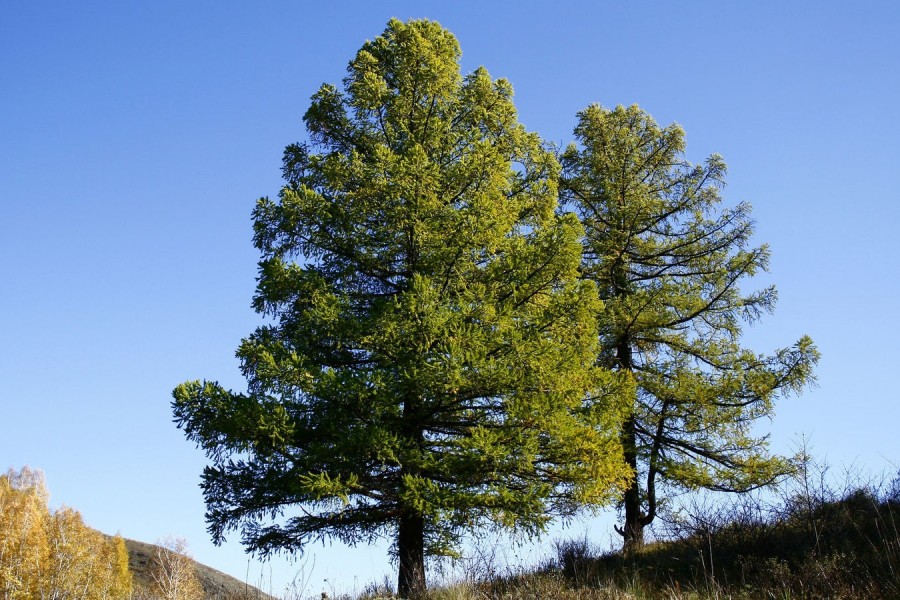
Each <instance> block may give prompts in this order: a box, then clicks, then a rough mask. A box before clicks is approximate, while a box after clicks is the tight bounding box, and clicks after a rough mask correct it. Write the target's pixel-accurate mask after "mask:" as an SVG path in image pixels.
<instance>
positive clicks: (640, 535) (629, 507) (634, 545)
mask: <svg viewBox="0 0 900 600" xmlns="http://www.w3.org/2000/svg"><path fill="white" fill-rule="evenodd" d="M635 437H636V436H635V423H634V418H633V417H632V418H630V419H628V420H627V421H626V422H625V426H624V428H623V435H622V445H623V447H624V454H625V462H626V463H627V464H628V466H629V467H631V469H632V472H633V473H634V479H633V480H632V482H631V484H630V485H629V486H628V489H627V490H625V497H624V504H625V524H624V525H623V526H622V529H621V531H620V532H619V533H621V534H622V537H624V538H625V540H624V543H623V545H622V553H623V554H624V555H625V556H626V557H627V556H631V555H633V554H634V553H635V552H636V551H638V550H640V549H641V548H643V546H644V525H645V523H644V515H643V514H641V482H640V479H639V477H638V471H637V466H638V465H637V447H636V441H637V440H636V439H635Z"/></svg>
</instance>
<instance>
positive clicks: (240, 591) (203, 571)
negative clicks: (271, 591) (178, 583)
mask: <svg viewBox="0 0 900 600" xmlns="http://www.w3.org/2000/svg"><path fill="white" fill-rule="evenodd" d="M125 546H126V547H127V548H128V564H129V566H130V567H131V572H132V573H134V585H135V588H144V589H148V588H149V587H150V584H151V582H152V579H151V577H150V567H151V566H152V564H153V561H154V560H155V557H156V546H154V545H153V544H147V543H144V542H138V541H136V540H128V539H126V540H125ZM194 565H195V567H196V569H197V578H198V579H200V584H201V585H202V586H203V591H204V592H206V599H207V600H275V598H273V597H272V596H269V595H268V594H264V593H263V592H261V591H260V590H259V589H257V588H255V587H253V586H252V585H249V584H247V583H245V582H243V581H240V580H238V579H235V578H234V577H232V576H230V575H226V574H225V573H222V572H221V571H216V570H215V569H212V568H210V567H207V566H206V565H203V564H200V563H198V562H195V563H194Z"/></svg>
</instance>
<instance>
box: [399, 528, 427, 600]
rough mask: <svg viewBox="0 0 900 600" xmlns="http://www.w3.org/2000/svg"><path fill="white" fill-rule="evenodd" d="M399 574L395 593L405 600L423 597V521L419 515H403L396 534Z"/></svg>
mask: <svg viewBox="0 0 900 600" xmlns="http://www.w3.org/2000/svg"><path fill="white" fill-rule="evenodd" d="M397 555H398V557H399V559H400V573H399V575H398V577H397V593H398V594H399V596H400V597H401V598H406V599H407V600H420V599H421V598H424V597H425V591H426V588H425V519H424V517H422V515H420V514H415V513H404V514H403V515H402V516H401V517H400V527H399V532H398V534H397Z"/></svg>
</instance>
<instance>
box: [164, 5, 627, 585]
mask: <svg viewBox="0 0 900 600" xmlns="http://www.w3.org/2000/svg"><path fill="white" fill-rule="evenodd" d="M459 57H460V49H459V45H458V43H457V41H456V39H455V38H454V37H453V35H451V34H450V33H449V32H447V31H446V30H444V29H442V28H441V27H440V26H439V25H438V24H437V23H434V22H430V21H424V20H423V21H410V22H408V23H403V22H400V21H397V20H392V21H390V22H389V24H388V26H387V29H386V30H385V31H384V33H383V34H382V35H381V36H379V37H378V38H376V39H375V40H373V41H370V42H367V43H366V44H365V45H364V46H363V47H362V48H361V49H360V50H359V52H358V53H357V54H356V56H355V58H354V59H353V60H352V61H351V62H350V64H349V67H348V74H347V76H346V78H345V79H344V81H343V89H339V88H338V87H336V86H332V85H323V86H322V87H321V88H320V89H319V91H318V92H317V93H316V94H315V95H314V96H313V98H312V103H311V106H310V108H309V110H308V111H307V112H306V114H305V116H304V122H305V124H306V128H307V131H308V134H309V141H308V142H307V143H298V144H294V145H291V146H289V147H288V148H287V149H286V151H285V155H284V177H285V180H286V185H285V186H284V187H283V189H282V190H281V192H280V194H279V196H278V199H277V200H272V199H269V198H262V199H261V200H259V202H258V203H257V205H256V208H255V210H254V213H253V219H254V243H255V245H256V247H257V248H258V249H259V251H260V252H261V255H262V258H261V261H260V263H259V278H258V286H257V291H256V295H255V297H254V300H253V304H254V307H255V309H256V310H257V311H258V312H259V313H260V314H261V315H262V316H263V317H264V318H265V324H263V325H261V326H260V327H258V328H257V329H256V331H254V332H253V333H252V334H251V335H249V336H248V337H247V338H246V339H244V340H243V342H242V343H241V344H240V347H239V349H238V351H237V354H238V357H239V359H240V361H241V366H242V371H243V374H244V376H245V377H246V379H247V382H248V387H247V391H246V392H235V391H231V390H226V389H224V388H223V387H222V386H220V385H218V384H217V383H215V382H201V381H191V382H186V383H184V384H182V385H180V386H178V387H177V388H176V390H175V391H174V402H173V411H174V415H175V419H176V422H177V424H178V426H179V427H181V428H182V429H183V430H184V431H185V434H186V435H187V437H188V438H189V439H190V440H192V441H195V442H196V443H198V444H199V445H200V446H202V448H203V449H204V450H205V451H206V453H207V455H208V457H209V459H210V461H211V464H210V465H209V466H208V467H207V468H206V469H205V470H204V473H203V480H202V487H203V491H204V495H205V498H206V503H207V507H208V512H207V519H208V523H209V529H210V532H211V534H212V535H213V537H214V539H215V540H216V541H218V542H221V541H222V540H223V539H224V536H225V535H226V534H227V533H228V532H229V531H234V530H240V531H241V534H242V539H243V542H244V544H245V545H246V546H247V547H248V548H249V549H250V550H252V551H254V552H257V553H260V554H267V553H269V552H272V551H278V550H284V551H288V552H293V551H300V550H302V549H303V548H304V547H305V546H306V545H307V544H309V543H310V542H312V541H315V540H320V539H324V538H332V537H333V538H337V539H339V540H342V541H344V542H348V543H351V544H352V543H357V542H367V541H370V540H372V539H374V538H377V537H380V536H383V535H389V536H392V537H393V539H394V541H395V551H396V553H397V557H398V560H399V581H398V584H399V585H398V587H399V591H400V594H401V595H402V596H417V595H419V594H421V592H422V591H423V590H424V586H425V570H424V559H425V557H426V556H436V555H448V554H453V553H455V552H456V551H457V549H458V542H459V540H460V536H461V535H462V534H464V533H465V532H466V531H469V530H471V529H472V528H474V527H478V526H480V525H485V524H490V525H493V526H499V527H507V528H513V529H516V530H518V531H522V532H525V533H536V532H538V531H540V530H541V529H542V528H543V527H544V526H545V525H546V523H547V522H548V520H549V519H550V518H551V517H552V516H553V515H556V514H568V513H570V512H571V511H573V510H575V509H576V508H577V507H579V506H582V505H598V504H603V503H608V502H610V501H612V500H614V499H615V498H616V497H618V496H619V495H620V494H621V490H622V489H623V488H624V486H625V484H626V483H627V481H628V471H627V469H625V468H623V466H622V465H623V455H622V449H621V441H620V436H619V434H618V432H619V430H620V428H621V422H622V420H623V419H624V417H625V413H624V411H623V405H622V402H621V401H620V398H622V397H623V394H622V389H621V388H622V385H621V383H620V380H619V378H617V377H616V376H615V375H614V374H611V373H610V372H609V371H607V370H605V369H602V368H599V367H598V366H597V365H596V364H595V362H596V357H597V355H598V352H600V349H599V347H598V337H597V334H596V332H597V329H598V324H597V321H596V317H597V315H598V314H601V305H600V303H599V301H598V297H597V292H596V287H595V285H594V284H593V283H592V282H590V281H588V280H584V279H580V278H579V267H580V266H581V263H582V257H581V238H582V236H583V233H584V231H583V229H582V227H581V225H580V224H579V222H578V219H577V218H576V217H575V215H571V214H567V215H559V214H557V211H556V209H557V196H558V189H557V181H558V176H559V164H558V162H557V160H556V158H555V156H554V154H553V153H552V152H550V151H548V150H547V149H546V148H545V147H544V146H543V144H542V142H541V140H540V139H539V137H538V136H537V135H536V134H533V133H529V132H527V131H526V130H525V129H524V127H523V126H522V125H521V124H519V123H518V120H517V115H516V110H515V106H514V104H513V101H512V95H513V92H512V87H511V86H510V84H509V82H507V81H506V80H504V79H497V80H495V79H492V78H491V77H490V75H489V74H488V72H487V71H486V70H485V69H483V68H480V69H478V70H476V71H475V72H473V73H471V74H469V75H466V76H463V75H462V74H461V73H460V68H459Z"/></svg>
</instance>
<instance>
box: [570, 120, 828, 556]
mask: <svg viewBox="0 0 900 600" xmlns="http://www.w3.org/2000/svg"><path fill="white" fill-rule="evenodd" d="M575 136H576V139H577V142H578V143H577V144H572V145H571V146H570V147H569V148H568V149H567V150H566V151H565V152H564V154H563V156H562V164H563V176H562V179H561V181H562V184H561V190H562V191H561V194H562V198H563V203H564V205H565V206H566V207H567V208H568V209H571V210H574V211H575V213H576V214H577V215H578V216H579V218H580V220H581V222H582V223H583V226H584V228H585V239H584V246H585V250H584V258H583V264H582V272H583V277H584V278H585V279H587V280H589V281H592V282H594V283H596V285H597V288H598V290H599V294H600V296H601V299H602V300H603V302H604V305H603V309H602V310H601V312H600V313H599V328H598V333H599V339H600V353H599V355H598V357H599V360H598V362H599V364H600V365H601V366H603V367H605V368H607V369H611V370H615V371H618V372H620V373H624V374H627V376H628V377H630V378H631V380H632V381H633V382H634V385H635V388H634V395H633V398H632V406H633V411H632V414H631V416H630V417H629V418H628V419H626V420H625V421H624V424H623V425H624V426H623V428H622V430H621V436H622V443H623V446H624V450H625V457H626V462H627V463H628V464H629V466H630V467H631V469H632V470H633V471H634V472H635V473H636V474H637V475H638V476H637V477H636V478H635V479H634V480H633V481H632V483H631V485H630V487H629V488H628V490H627V491H626V493H625V495H624V501H623V504H624V513H625V523H624V526H623V528H622V531H621V533H622V534H623V535H624V538H625V548H626V550H629V549H631V548H635V547H638V546H640V545H641V544H642V542H643V530H644V527H645V526H646V525H648V524H649V523H650V522H652V521H653V519H654V517H655V515H656V511H657V504H658V501H657V495H658V492H657V485H656V484H657V482H658V481H659V482H662V483H664V484H668V485H669V486H674V487H677V488H687V489H696V488H708V489H713V490H727V491H745V490H750V489H753V488H755V487H758V486H762V485H765V484H767V483H770V482H772V481H773V480H774V479H776V478H777V477H778V476H780V475H782V474H785V473H786V472H788V471H789V469H790V465H789V464H788V462H787V461H786V460H785V459H783V458H781V457H778V456H773V455H771V454H770V453H769V452H768V450H767V444H766V439H767V436H765V435H763V436H755V435H754V432H753V430H752V426H753V424H754V423H755V422H756V421H757V420H759V419H760V418H763V417H768V416H771V415H772V412H773V408H774V401H775V399H776V398H777V397H778V396H779V395H782V394H784V393H786V392H790V391H799V390H800V389H801V388H803V387H804V386H805V385H807V384H808V383H810V382H811V381H812V377H813V374H812V369H813V366H814V365H815V363H816V361H817V360H818V352H817V351H816V349H815V346H814V345H813V343H812V341H811V340H810V339H809V338H808V337H802V338H800V339H799V341H797V342H796V343H795V344H793V345H792V346H790V347H788V348H784V349H781V350H778V351H776V352H774V353H773V354H771V355H762V354H757V353H755V352H752V351H751V350H749V349H746V348H744V347H742V346H741V344H740V337H741V329H742V324H746V323H753V322H755V321H756V320H757V319H759V318H760V317H761V316H762V315H763V314H765V313H768V312H770V311H771V310H772V309H773V308H774V305H775V300H776V291H775V288H774V287H767V288H764V289H762V290H758V291H753V292H749V293H744V292H742V291H741V289H740V284H741V282H742V281H746V280H747V279H749V278H752V277H753V276H754V275H756V274H757V273H759V272H761V271H764V270H765V269H766V268H767V266H768V261H769V249H768V247H767V246H765V245H762V246H755V247H754V246H752V245H751V241H752V236H753V221H752V220H751V219H750V206H749V205H748V204H746V203H740V204H737V205H735V206H734V207H732V208H726V207H723V206H722V197H721V194H720V189H721V188H722V187H723V186H724V181H725V180H724V178H725V172H726V168H725V163H724V161H723V160H722V158H721V157H720V156H718V155H712V156H710V157H709V158H708V159H707V160H706V161H705V163H703V164H702V165H692V164H690V163H689V162H688V161H687V160H685V158H684V156H683V155H684V150H685V142H684V131H683V130H682V129H681V127H679V126H678V125H670V126H668V127H665V128H660V127H659V126H658V125H657V124H656V122H655V121H654V120H653V118H652V117H651V116H650V115H649V114H647V113H646V112H644V111H643V110H641V109H640V108H639V107H637V106H630V107H627V108H626V107H622V106H619V107H616V108H615V109H612V110H609V109H605V108H603V107H601V106H598V105H593V106H590V107H588V108H587V109H585V110H584V111H582V112H581V113H579V115H578V125H577V127H576V129H575Z"/></svg>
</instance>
